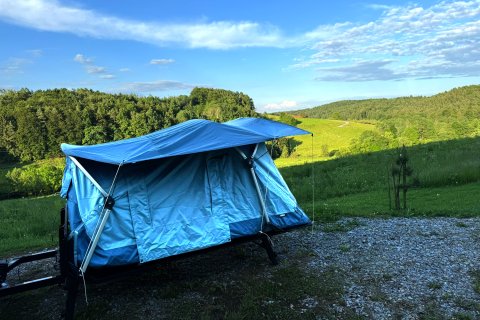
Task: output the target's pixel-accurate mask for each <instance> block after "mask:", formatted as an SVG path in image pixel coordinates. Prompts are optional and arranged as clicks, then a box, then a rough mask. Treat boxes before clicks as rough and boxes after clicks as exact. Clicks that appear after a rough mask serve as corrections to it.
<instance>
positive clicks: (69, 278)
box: [0, 209, 311, 320]
mask: <svg viewBox="0 0 480 320" xmlns="http://www.w3.org/2000/svg"><path fill="white" fill-rule="evenodd" d="M309 225H311V223H308V224H304V225H298V226H293V227H289V228H285V229H273V230H271V231H268V232H267V231H266V232H260V233H258V234H256V235H250V236H244V237H241V238H236V239H232V241H230V242H227V243H224V244H221V245H217V246H213V247H209V248H205V249H199V250H195V251H191V252H186V253H183V254H179V255H175V256H171V257H167V258H162V259H159V260H155V261H151V262H147V263H144V264H133V265H125V266H118V267H101V268H90V269H88V272H86V273H85V274H84V277H85V280H86V281H88V282H92V283H101V282H107V281H113V280H118V279H121V278H125V277H128V276H132V275H133V274H136V273H140V272H147V271H148V270H152V269H154V268H155V267H157V266H158V265H159V264H160V263H165V262H170V261H175V260H179V259H185V258H188V257H191V256H194V255H198V254H202V253H206V252H209V251H214V250H218V249H220V248H225V247H230V246H235V245H238V244H240V243H245V242H252V241H253V242H255V243H257V244H258V245H259V246H261V247H262V248H264V249H265V251H266V253H267V255H268V258H269V259H270V261H271V263H272V264H273V265H276V264H278V259H277V258H278V257H277V253H276V252H275V250H274V249H273V242H272V240H271V238H270V237H271V236H273V235H276V234H280V233H284V232H286V231H290V230H292V229H296V228H299V227H305V226H309ZM67 229H68V227H67V223H66V215H65V209H61V211H60V227H59V230H58V240H59V247H58V249H56V250H49V251H44V252H39V253H33V254H29V255H24V256H21V257H16V258H13V259H9V260H2V261H0V297H4V296H9V295H13V294H16V293H20V292H24V291H29V290H34V289H38V288H41V287H46V286H51V285H60V286H62V287H63V289H65V290H66V291H67V300H66V305H65V311H64V313H63V314H62V316H63V318H65V319H67V320H70V319H74V314H75V303H76V298H77V294H78V287H79V284H80V281H81V275H80V270H79V268H78V267H77V266H76V265H75V263H74V257H73V239H70V240H69V239H68V234H67ZM259 240H260V242H257V241H259ZM53 257H57V258H59V259H58V260H57V263H58V265H59V270H60V274H56V275H52V276H48V277H44V278H40V279H32V280H29V281H25V282H23V283H19V284H16V285H12V286H10V285H8V283H7V282H6V279H7V275H8V273H9V272H11V271H12V270H14V269H15V268H16V267H18V266H19V265H21V264H23V263H28V262H32V261H39V260H44V259H49V258H53Z"/></svg>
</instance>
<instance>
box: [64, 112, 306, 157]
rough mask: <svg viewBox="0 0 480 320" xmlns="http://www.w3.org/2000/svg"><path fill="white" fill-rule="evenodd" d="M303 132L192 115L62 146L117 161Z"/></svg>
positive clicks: (78, 154)
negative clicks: (118, 136)
mask: <svg viewBox="0 0 480 320" xmlns="http://www.w3.org/2000/svg"><path fill="white" fill-rule="evenodd" d="M302 134H310V132H308V131H305V130H302V129H299V128H296V127H293V126H289V125H287V124H284V123H280V122H276V121H271V120H265V119H259V118H239V119H235V120H232V121H228V122H225V123H217V122H213V121H209V120H201V119H195V120H189V121H186V122H183V123H180V124H177V125H174V126H172V127H169V128H166V129H163V130H159V131H156V132H152V133H150V134H147V135H144V136H140V137H136V138H130V139H125V140H119V141H113V142H107V143H102V144H96V145H87V146H77V145H71V144H66V143H62V146H61V148H62V151H63V153H65V155H67V156H73V157H80V158H85V159H90V160H94V161H98V162H104V163H111V164H120V163H134V162H140V161H146V160H152V159H160V158H166V157H172V156H179V155H185V154H191V153H197V152H205V151H212V150H219V149H225V148H232V147H238V146H242V145H248V144H254V143H259V142H264V141H269V140H273V139H277V138H281V137H287V136H294V135H302Z"/></svg>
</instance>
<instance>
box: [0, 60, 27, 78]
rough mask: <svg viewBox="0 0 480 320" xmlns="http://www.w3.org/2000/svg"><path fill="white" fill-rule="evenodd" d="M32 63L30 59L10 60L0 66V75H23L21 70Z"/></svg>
mask: <svg viewBox="0 0 480 320" xmlns="http://www.w3.org/2000/svg"><path fill="white" fill-rule="evenodd" d="M31 63H33V61H32V60H30V59H24V58H10V59H8V60H7V61H6V62H5V63H4V64H3V65H0V73H3V74H5V75H10V76H12V75H15V74H21V73H24V71H23V68H24V67H25V66H26V65H28V64H31Z"/></svg>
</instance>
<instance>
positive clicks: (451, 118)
mask: <svg viewBox="0 0 480 320" xmlns="http://www.w3.org/2000/svg"><path fill="white" fill-rule="evenodd" d="M290 114H294V115H297V116H301V117H308V118H322V119H337V120H344V121H346V120H375V121H377V128H378V130H380V132H381V133H382V135H383V137H384V138H385V139H387V140H390V141H393V142H394V143H393V146H398V145H402V144H405V145H415V144H418V143H427V142H432V141H442V140H449V139H455V138H464V137H474V136H477V135H479V134H480V85H475V86H466V87H461V88H456V89H452V90H450V91H447V92H444V93H440V94H437V95H434V96H431V97H401V98H393V99H367V100H346V101H338V102H333V103H330V104H326V105H323V106H318V107H315V108H311V109H305V110H297V111H291V112H290Z"/></svg>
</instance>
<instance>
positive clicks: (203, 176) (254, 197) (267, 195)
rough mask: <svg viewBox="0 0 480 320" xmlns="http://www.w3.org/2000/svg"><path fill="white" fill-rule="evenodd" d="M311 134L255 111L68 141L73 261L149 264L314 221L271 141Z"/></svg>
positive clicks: (66, 189)
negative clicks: (108, 138)
mask: <svg viewBox="0 0 480 320" xmlns="http://www.w3.org/2000/svg"><path fill="white" fill-rule="evenodd" d="M301 134H309V132H307V131H304V130H301V129H298V128H296V127H292V126H289V125H286V124H282V123H278V122H274V121H270V120H265V119H257V118H240V119H236V120H233V121H229V122H225V123H216V122H212V121H208V120H190V121H186V122H183V123H181V124H178V125H175V126H172V127H170V128H167V129H163V130H160V131H156V132H153V133H151V134H148V135H145V136H141V137H136V138H131V139H126V140H121V141H115V142H109V143H103V144H98V145H90V146H75V145H68V144H62V146H61V147H62V151H63V152H64V153H65V155H66V156H67V161H66V167H65V172H64V176H63V182H62V189H61V196H62V197H65V198H67V206H66V208H67V216H68V220H69V223H70V228H71V230H72V233H71V237H73V238H74V253H75V262H76V263H82V266H81V267H80V269H81V270H82V271H85V269H86V267H87V266H96V267H100V266H107V265H108V266H114V265H125V264H132V263H144V262H148V261H152V260H156V259H161V258H165V257H169V256H173V255H177V254H181V253H185V252H189V251H194V250H198V249H203V248H207V247H211V246H216V245H220V244H223V243H227V242H230V241H231V240H232V239H235V238H240V237H243V236H250V235H255V234H258V233H259V232H260V231H269V230H272V228H275V229H287V228H291V227H294V226H300V225H306V224H309V223H310V220H309V219H308V217H307V216H306V215H305V213H304V212H303V211H302V209H300V208H299V206H298V204H297V202H296V200H295V198H294V197H293V195H292V193H291V192H290V190H289V189H288V187H287V185H286V183H285V181H284V180H283V178H282V176H281V175H280V173H279V171H278V169H277V168H276V166H275V164H274V162H273V160H272V158H271V157H270V155H269V153H268V150H267V148H266V147H265V141H270V140H274V139H277V138H280V137H285V136H292V135H301Z"/></svg>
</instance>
